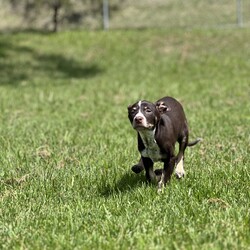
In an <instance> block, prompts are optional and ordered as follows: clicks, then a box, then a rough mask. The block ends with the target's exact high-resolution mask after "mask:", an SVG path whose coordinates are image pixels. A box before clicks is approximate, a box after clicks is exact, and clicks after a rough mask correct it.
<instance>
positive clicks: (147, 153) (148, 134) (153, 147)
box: [139, 130, 163, 162]
mask: <svg viewBox="0 0 250 250" xmlns="http://www.w3.org/2000/svg"><path fill="white" fill-rule="evenodd" d="M139 133H140V136H141V139H142V141H143V144H144V146H145V149H144V150H143V151H142V152H141V155H142V156H143V157H149V158H150V159H151V160H152V161H153V162H157V161H160V160H161V159H163V155H162V154H161V152H160V148H159V146H158V145H157V143H156V141H155V138H154V135H155V130H144V131H140V132H139Z"/></svg>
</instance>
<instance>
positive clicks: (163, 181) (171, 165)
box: [158, 156, 175, 192]
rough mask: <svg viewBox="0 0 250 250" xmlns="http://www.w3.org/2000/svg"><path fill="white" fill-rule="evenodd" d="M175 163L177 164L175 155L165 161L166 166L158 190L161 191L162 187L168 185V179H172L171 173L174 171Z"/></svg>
mask: <svg viewBox="0 0 250 250" xmlns="http://www.w3.org/2000/svg"><path fill="white" fill-rule="evenodd" d="M174 165H175V157H174V156H173V157H171V158H170V159H167V160H166V161H164V168H163V171H162V175H161V179H160V181H159V183H158V191H159V192H160V191H161V190H162V188H164V186H165V185H166V183H167V182H168V181H170V179H171V175H172V173H173V171H174Z"/></svg>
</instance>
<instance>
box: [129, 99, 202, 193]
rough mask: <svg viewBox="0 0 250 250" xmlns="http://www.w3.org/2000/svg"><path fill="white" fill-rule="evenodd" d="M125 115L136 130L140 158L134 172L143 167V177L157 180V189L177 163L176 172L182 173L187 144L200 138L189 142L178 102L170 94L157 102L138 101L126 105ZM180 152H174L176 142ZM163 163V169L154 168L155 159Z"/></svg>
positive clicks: (186, 126)
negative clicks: (126, 111) (175, 153)
mask: <svg viewBox="0 0 250 250" xmlns="http://www.w3.org/2000/svg"><path fill="white" fill-rule="evenodd" d="M128 118H129V120H130V122H131V124H132V126H133V128H134V129H135V130H136V131H137V132H138V150H139V152H140V154H141V159H140V161H139V163H138V164H136V165H134V166H133V167H132V170H133V171H134V172H135V173H140V172H141V171H142V170H144V169H145V171H146V179H147V180H148V181H149V182H150V181H152V180H155V179H156V180H158V187H159V190H161V188H162V187H163V186H164V185H165V184H166V182H167V181H169V180H170V177H171V175H172V173H173V170H174V166H175V164H176V171H175V173H176V176H177V177H178V178H181V177H183V176H184V174H185V171H184V166H183V164H184V163H183V161H184V152H185V149H186V147H187V146H193V145H195V144H197V143H198V142H199V141H200V140H201V139H200V138H198V139H196V140H195V141H193V142H190V143H189V142H188V135H189V133H188V124H187V120H186V116H185V113H184V111H183V108H182V106H181V104H180V103H179V102H178V101H177V100H175V99H174V98H172V97H163V98H162V99H160V100H158V101H157V102H156V103H151V102H148V101H138V102H136V103H135V104H132V105H130V106H128ZM176 142H178V143H179V152H178V154H177V156H175V155H174V150H175V143H176ZM158 161H161V162H163V163H164V167H163V169H162V170H156V171H154V170H153V165H154V162H158Z"/></svg>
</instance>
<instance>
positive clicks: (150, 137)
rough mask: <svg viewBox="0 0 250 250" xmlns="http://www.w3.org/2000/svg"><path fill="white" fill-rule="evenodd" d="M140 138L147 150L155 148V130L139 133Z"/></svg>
mask: <svg viewBox="0 0 250 250" xmlns="http://www.w3.org/2000/svg"><path fill="white" fill-rule="evenodd" d="M139 134H140V137H141V139H142V142H143V144H144V146H145V148H153V147H155V144H156V141H155V128H154V129H153V130H148V129H145V130H141V131H139Z"/></svg>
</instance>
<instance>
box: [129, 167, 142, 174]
mask: <svg viewBox="0 0 250 250" xmlns="http://www.w3.org/2000/svg"><path fill="white" fill-rule="evenodd" d="M143 169H144V168H143V167H142V166H139V165H134V166H133V167H132V168H131V170H132V171H133V172H134V173H136V174H139V173H140V172H141V171H143Z"/></svg>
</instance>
